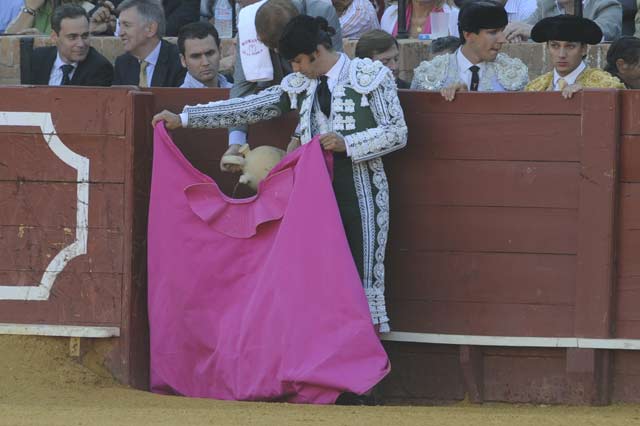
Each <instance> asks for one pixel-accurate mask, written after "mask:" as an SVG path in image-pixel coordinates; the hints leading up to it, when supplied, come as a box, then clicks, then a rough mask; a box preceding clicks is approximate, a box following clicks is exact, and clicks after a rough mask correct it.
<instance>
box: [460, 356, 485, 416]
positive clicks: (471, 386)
mask: <svg viewBox="0 0 640 426" xmlns="http://www.w3.org/2000/svg"><path fill="white" fill-rule="evenodd" d="M460 367H462V377H463V379H464V385H465V388H466V392H467V395H468V397H469V401H471V402H475V403H482V402H483V401H484V366H483V364H482V348H480V347H478V346H469V345H460Z"/></svg>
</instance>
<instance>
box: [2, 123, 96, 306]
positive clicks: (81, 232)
mask: <svg viewBox="0 0 640 426" xmlns="http://www.w3.org/2000/svg"><path fill="white" fill-rule="evenodd" d="M0 126H32V127H39V128H40V131H41V132H42V135H43V136H44V140H45V143H46V144H47V145H48V146H49V148H50V149H51V151H53V153H54V154H56V156H58V158H59V159H60V160H62V161H63V162H64V163H65V164H67V165H69V166H70V167H73V168H74V169H76V170H77V171H78V174H77V182H78V186H77V191H76V192H77V194H76V195H77V209H76V238H75V241H74V242H73V243H71V244H70V245H68V246H66V247H65V248H63V249H62V250H61V251H60V252H58V254H57V255H56V256H54V258H53V260H51V262H49V265H47V268H46V269H45V272H44V273H43V274H42V278H41V279H40V282H39V283H37V284H33V285H26V286H25V285H18V284H15V285H0V300H48V299H49V295H50V293H51V289H52V288H53V284H54V282H55V280H56V278H57V277H58V274H59V273H60V272H62V270H63V269H64V268H65V267H66V266H67V264H68V263H69V262H70V261H71V260H72V259H73V258H75V257H77V256H80V255H83V254H86V253H87V238H88V230H89V159H88V158H86V157H83V156H81V155H78V154H76V153H75V152H73V151H71V150H70V149H69V147H67V146H66V145H65V144H64V143H62V141H61V140H60V138H59V137H58V135H57V132H56V129H55V127H54V126H53V120H52V119H51V114H50V113H48V112H2V111H0ZM43 243H44V242H43Z"/></svg>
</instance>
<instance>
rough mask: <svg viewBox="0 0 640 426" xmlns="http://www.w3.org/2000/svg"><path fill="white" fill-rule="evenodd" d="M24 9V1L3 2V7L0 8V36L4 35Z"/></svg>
mask: <svg viewBox="0 0 640 426" xmlns="http://www.w3.org/2000/svg"><path fill="white" fill-rule="evenodd" d="M23 7H24V1H23V0H3V2H2V7H0V34H2V33H4V30H6V29H7V27H8V26H9V23H11V21H13V19H14V18H15V17H16V16H18V14H19V13H20V11H21V10H22V8H23Z"/></svg>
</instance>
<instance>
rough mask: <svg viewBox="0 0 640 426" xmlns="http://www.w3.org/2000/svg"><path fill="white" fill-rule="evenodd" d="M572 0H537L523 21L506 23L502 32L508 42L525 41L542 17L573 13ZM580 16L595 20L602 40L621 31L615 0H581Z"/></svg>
mask: <svg viewBox="0 0 640 426" xmlns="http://www.w3.org/2000/svg"><path fill="white" fill-rule="evenodd" d="M573 6H574V0H538V8H537V9H536V11H535V12H533V14H532V15H531V16H530V17H529V18H528V19H527V20H526V21H524V22H512V23H510V24H509V25H507V28H505V30H504V34H505V35H506V36H507V40H509V41H510V42H518V41H527V40H529V37H530V36H531V28H533V26H534V25H535V24H536V23H537V22H538V21H540V20H541V19H542V18H548V17H550V16H558V15H563V14H569V15H573V14H574V10H573ZM582 16H583V17H585V18H587V19H590V20H592V21H595V23H596V24H598V26H599V27H600V29H601V30H602V34H603V35H604V41H612V40H615V39H616V38H618V37H620V34H621V33H622V6H621V5H620V3H619V2H618V1H617V0H583V11H582Z"/></svg>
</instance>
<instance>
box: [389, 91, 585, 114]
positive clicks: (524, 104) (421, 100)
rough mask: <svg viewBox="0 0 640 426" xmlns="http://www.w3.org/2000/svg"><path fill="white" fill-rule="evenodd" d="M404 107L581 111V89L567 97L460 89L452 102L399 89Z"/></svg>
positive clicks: (445, 110) (462, 111)
mask: <svg viewBox="0 0 640 426" xmlns="http://www.w3.org/2000/svg"><path fill="white" fill-rule="evenodd" d="M399 97H400V103H401V104H402V107H403V109H404V111H405V113H406V112H407V111H409V112H411V113H415V114H420V113H432V112H437V113H444V114H486V115H497V114H513V115H580V114H581V110H580V106H581V100H582V93H578V96H574V97H573V98H572V99H571V100H569V101H567V100H566V99H562V98H561V97H559V96H557V93H527V92H519V93H507V92H503V93H471V92H466V93H458V94H457V95H456V100H455V101H453V102H448V101H445V100H444V98H443V97H442V96H440V94H439V93H435V92H421V91H404V90H403V91H400V92H399Z"/></svg>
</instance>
